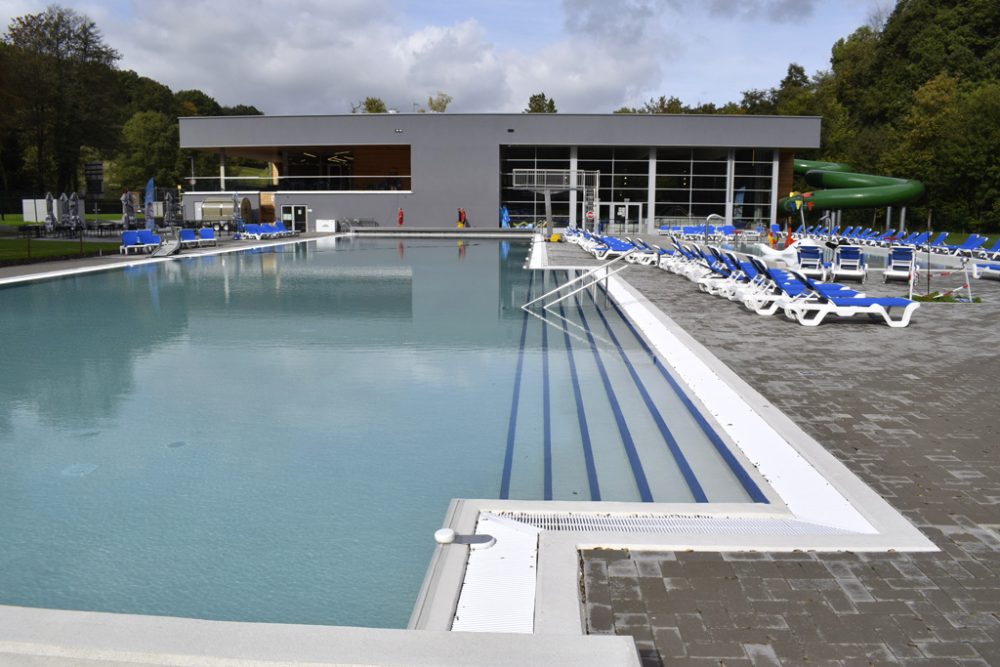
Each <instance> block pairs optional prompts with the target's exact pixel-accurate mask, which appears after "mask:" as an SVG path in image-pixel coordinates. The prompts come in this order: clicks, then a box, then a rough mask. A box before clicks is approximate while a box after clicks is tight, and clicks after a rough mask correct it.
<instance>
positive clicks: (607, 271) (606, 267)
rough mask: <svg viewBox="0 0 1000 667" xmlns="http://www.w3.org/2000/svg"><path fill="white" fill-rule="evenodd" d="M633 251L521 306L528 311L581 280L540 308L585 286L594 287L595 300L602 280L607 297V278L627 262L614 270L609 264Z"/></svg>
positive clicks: (551, 304)
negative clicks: (578, 284) (577, 284)
mask: <svg viewBox="0 0 1000 667" xmlns="http://www.w3.org/2000/svg"><path fill="white" fill-rule="evenodd" d="M635 251H636V248H632V249H631V250H629V251H627V252H626V253H624V254H622V255H620V256H618V257H616V258H614V259H613V260H611V261H610V262H606V263H604V264H601V265H600V266H598V267H595V268H593V269H591V270H590V271H587V272H586V273H583V274H581V275H579V276H577V277H576V278H574V279H573V280H569V281H567V282H565V283H563V284H562V285H559V286H558V287H556V288H555V289H551V290H549V291H548V292H546V293H545V294H543V295H541V296H539V297H536V298H534V299H532V300H531V301H528V302H527V303H525V304H524V305H523V306H521V308H522V309H524V310H528V311H530V310H531V306H533V305H535V304H536V303H538V302H540V301H542V302H544V300H545V299H547V298H548V297H550V296H552V295H553V294H556V293H558V292H561V291H562V290H564V289H566V288H567V287H569V286H570V285H573V284H576V283H581V282H582V283H584V284H583V285H581V286H580V287H577V288H576V289H575V290H573V291H572V292H569V293H568V294H564V295H563V296H561V297H559V298H558V299H554V300H553V301H551V302H549V303H542V310H549V309H550V308H551V307H552V306H554V305H556V304H557V303H559V302H560V301H565V300H566V299H568V298H570V297H571V296H573V295H575V294H579V293H580V292H582V291H583V290H585V289H587V288H593V289H594V296H595V301H596V295H597V285H598V284H599V283H600V282H601V281H602V280H603V281H604V294H605V299H607V287H608V278H610V277H611V276H613V275H615V274H616V273H619V272H621V271H624V270H625V269H627V268H628V264H622V265H621V266H619V267H618V268H616V269H615V270H614V271H612V270H611V265H612V264H617V263H618V262H620V261H622V260H623V259H625V258H626V257H628V256H629V255H631V254H632V253H634V252H635ZM601 272H603V273H604V275H603V276H598V274H599V273H601ZM589 278H593V280H591V281H590V282H585V281H586V280H588V279H589Z"/></svg>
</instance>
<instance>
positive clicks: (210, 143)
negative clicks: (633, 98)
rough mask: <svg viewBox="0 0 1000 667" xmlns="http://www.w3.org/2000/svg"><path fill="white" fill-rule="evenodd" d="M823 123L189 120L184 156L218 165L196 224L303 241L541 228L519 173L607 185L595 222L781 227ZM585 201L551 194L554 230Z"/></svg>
mask: <svg viewBox="0 0 1000 667" xmlns="http://www.w3.org/2000/svg"><path fill="white" fill-rule="evenodd" d="M819 139H820V119H819V118H818V117H803V116H724V115H645V114H600V115H596V114H595V115H579V114H453V113H444V114H424V113H412V114H396V113H387V114H349V115H336V116H238V117H232V116H228V117H192V118H181V119H180V146H181V148H183V149H193V150H198V151H208V152H212V153H216V154H218V156H219V167H218V172H217V173H212V174H192V176H191V178H190V179H189V189H188V190H187V191H186V192H185V193H184V213H185V218H186V219H188V220H192V219H195V220H200V219H207V218H208V216H207V215H203V211H202V209H203V206H204V210H205V211H208V210H209V206H208V204H207V203H206V204H203V202H211V201H214V202H216V204H218V202H220V201H231V200H232V197H233V195H234V194H238V195H239V196H240V197H245V198H247V199H248V200H249V201H250V206H251V208H252V210H253V215H254V217H255V218H259V219H260V220H262V221H265V222H266V221H269V220H270V219H272V218H273V217H275V216H278V217H281V218H282V219H283V220H285V221H286V224H287V223H289V222H291V223H293V224H295V225H296V227H297V228H298V229H307V230H309V231H313V230H315V229H317V228H319V229H330V228H331V224H330V221H333V220H338V221H345V220H346V221H351V220H355V221H364V222H368V223H369V224H372V223H377V224H379V225H381V226H383V227H385V226H393V225H395V224H396V223H397V214H398V211H399V209H403V211H404V216H405V223H404V224H405V225H406V226H407V227H450V226H453V225H454V224H455V222H456V218H457V211H458V209H459V208H463V209H465V210H466V212H467V214H468V218H469V221H470V223H471V224H472V226H473V227H481V228H494V227H497V226H498V225H499V217H498V210H499V207H500V206H502V205H503V206H507V208H508V210H509V212H510V216H511V219H512V222H513V223H514V224H518V223H521V222H526V223H537V222H540V221H541V220H543V219H544V218H545V207H544V203H543V196H542V194H540V193H537V192H532V191H528V190H521V189H515V188H514V187H513V184H514V181H513V178H512V174H513V171H514V170H515V169H524V168H527V169H560V170H570V171H571V173H572V172H573V171H579V170H586V171H596V172H600V176H599V183H600V185H599V190H598V195H597V198H598V204H597V209H596V213H597V216H598V217H599V218H601V219H604V220H617V221H618V222H624V221H627V222H628V223H632V224H636V223H639V224H640V226H641V228H645V227H646V226H648V225H660V224H664V223H671V224H677V223H681V224H683V223H687V222H689V221H691V222H694V223H695V224H697V222H695V221H698V222H700V221H704V219H705V216H707V215H709V214H713V213H714V214H717V215H719V216H722V217H724V218H725V219H726V220H727V222H731V223H733V224H737V225H745V224H753V223H765V224H766V223H769V222H774V221H775V220H776V215H777V214H776V206H775V203H776V201H777V199H778V197H779V193H781V196H784V194H785V193H787V192H788V191H789V190H790V189H791V184H792V155H793V153H794V151H796V150H806V149H813V148H817V147H818V146H819ZM584 198H585V196H584V194H583V193H582V192H581V191H578V190H566V191H563V192H557V193H554V194H553V195H552V213H553V218H554V221H555V223H556V224H569V225H576V224H578V223H579V222H581V221H582V220H583V219H584Z"/></svg>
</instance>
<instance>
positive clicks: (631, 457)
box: [573, 296, 653, 503]
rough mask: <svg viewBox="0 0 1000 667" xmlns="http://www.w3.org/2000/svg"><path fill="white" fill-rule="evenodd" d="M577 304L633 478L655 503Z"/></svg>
mask: <svg viewBox="0 0 1000 667" xmlns="http://www.w3.org/2000/svg"><path fill="white" fill-rule="evenodd" d="M573 300H574V301H575V302H576V308H577V310H578V311H579V313H580V322H581V324H583V327H584V329H586V330H587V341H588V342H589V343H590V351H591V352H593V354H594V361H595V362H596V364H597V370H598V372H599V373H600V375H601V382H602V383H603V384H604V391H605V393H606V394H607V395H608V403H610V404H611V412H612V413H613V414H614V416H615V423H616V424H618V432H619V433H621V436H622V444H623V445H624V446H625V454H626V455H627V456H628V462H629V465H630V466H631V467H632V476H633V477H635V485H636V487H638V489H639V498H640V499H641V500H642V502H644V503H651V502H653V494H652V492H650V490H649V482H647V481H646V473H645V472H643V470H642V462H640V461H639V453H638V452H636V450H635V441H634V440H632V434H631V433H630V432H629V430H628V425H627V424H626V423H625V416H624V415H623V414H622V409H621V406H620V405H619V404H618V398H617V397H616V396H615V391H614V389H612V387H611V380H609V379H608V372H607V370H605V368H604V362H602V361H601V354H600V352H598V351H597V344H596V343H595V342H594V337H593V336H592V335H591V333H590V325H588V324H587V316H586V315H584V314H583V307H582V306H581V305H580V301H579V299H577V297H576V296H574V297H573Z"/></svg>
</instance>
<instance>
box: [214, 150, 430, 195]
mask: <svg viewBox="0 0 1000 667" xmlns="http://www.w3.org/2000/svg"><path fill="white" fill-rule="evenodd" d="M258 161H259V162H260V165H259V166H257V167H255V168H248V167H246V166H245V164H247V160H246V159H243V158H241V157H240V156H239V155H238V154H236V153H235V152H233V151H230V154H229V159H227V164H226V182H225V189H226V190H260V191H269V190H341V191H379V190H410V189H412V184H411V172H410V147H409V146H406V145H399V144H391V145H372V146H349V145H345V146H314V147H309V148H301V147H296V148H289V149H286V150H281V149H278V150H276V151H275V152H274V153H273V154H272V155H269V156H268V159H267V160H264V161H261V160H260V159H259V158H258ZM194 187H196V188H197V189H198V190H219V189H223V188H222V183H221V179H220V178H219V177H218V176H212V177H203V176H199V177H197V179H196V183H195V184H194Z"/></svg>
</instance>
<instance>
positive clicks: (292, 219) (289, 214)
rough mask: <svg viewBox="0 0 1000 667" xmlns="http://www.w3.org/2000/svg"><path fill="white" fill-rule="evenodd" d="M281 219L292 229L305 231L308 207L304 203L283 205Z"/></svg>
mask: <svg viewBox="0 0 1000 667" xmlns="http://www.w3.org/2000/svg"><path fill="white" fill-rule="evenodd" d="M281 221H282V222H283V223H285V227H288V228H289V229H291V230H292V231H298V232H305V231H308V230H307V228H306V223H307V219H306V207H305V206H304V205H299V204H294V205H291V206H289V205H287V204H286V205H282V207H281Z"/></svg>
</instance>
